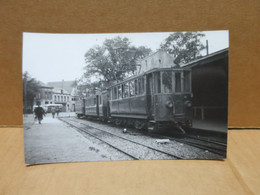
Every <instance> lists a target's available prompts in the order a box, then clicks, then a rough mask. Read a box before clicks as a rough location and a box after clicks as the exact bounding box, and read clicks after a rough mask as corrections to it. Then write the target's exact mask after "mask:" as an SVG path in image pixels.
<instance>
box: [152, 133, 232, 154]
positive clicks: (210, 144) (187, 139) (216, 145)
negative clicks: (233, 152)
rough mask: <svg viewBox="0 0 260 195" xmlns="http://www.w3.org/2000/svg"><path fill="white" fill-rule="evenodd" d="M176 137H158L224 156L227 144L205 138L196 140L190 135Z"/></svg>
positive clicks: (196, 138)
mask: <svg viewBox="0 0 260 195" xmlns="http://www.w3.org/2000/svg"><path fill="white" fill-rule="evenodd" d="M152 135H153V136H156V137H158V134H152ZM177 135H178V137H176V136H174V135H172V136H164V135H159V136H160V137H161V138H163V139H169V140H173V141H177V142H180V143H183V144H187V145H190V146H193V147H196V148H199V149H202V150H205V151H208V152H212V153H214V154H218V155H221V156H226V150H227V144H226V143H222V142H217V141H214V140H209V139H206V138H198V137H195V136H190V135H180V134H177Z"/></svg>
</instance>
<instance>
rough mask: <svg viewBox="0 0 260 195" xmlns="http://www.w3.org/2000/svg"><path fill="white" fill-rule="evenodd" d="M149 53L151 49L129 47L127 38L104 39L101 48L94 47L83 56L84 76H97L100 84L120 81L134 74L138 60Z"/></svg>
mask: <svg viewBox="0 0 260 195" xmlns="http://www.w3.org/2000/svg"><path fill="white" fill-rule="evenodd" d="M150 53H151V49H149V48H146V47H144V46H142V47H138V48H137V47H135V46H131V43H130V41H129V39H128V38H125V37H124V38H122V37H116V38H113V39H106V40H105V41H104V43H103V45H102V46H95V47H93V48H91V49H89V50H88V51H87V53H86V54H85V62H86V66H85V70H86V72H85V74H84V77H86V78H89V77H91V76H93V75H97V76H99V77H101V78H102V82H106V83H109V82H112V81H119V80H122V79H123V78H124V77H125V76H126V75H129V74H134V72H135V71H136V67H137V66H138V64H139V60H140V59H142V58H144V57H145V56H147V55H149V54H150Z"/></svg>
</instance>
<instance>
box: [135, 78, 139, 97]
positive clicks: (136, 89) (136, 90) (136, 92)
mask: <svg viewBox="0 0 260 195" xmlns="http://www.w3.org/2000/svg"><path fill="white" fill-rule="evenodd" d="M137 84H138V83H137V80H135V95H138V88H137Z"/></svg>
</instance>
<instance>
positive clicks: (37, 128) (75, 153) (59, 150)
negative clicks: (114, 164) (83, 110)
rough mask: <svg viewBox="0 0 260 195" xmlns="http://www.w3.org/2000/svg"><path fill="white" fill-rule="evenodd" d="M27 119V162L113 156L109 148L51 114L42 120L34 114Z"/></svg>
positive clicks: (25, 129)
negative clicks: (97, 143) (84, 135)
mask: <svg viewBox="0 0 260 195" xmlns="http://www.w3.org/2000/svg"><path fill="white" fill-rule="evenodd" d="M73 114H74V113H73ZM60 115H62V114H61V113H60ZM66 115H69V114H68V113H66ZM73 116H74V115H73ZM24 122H25V124H24V147H25V149H24V150H25V164H26V165H32V164H44V163H57V162H81V161H106V160H109V158H108V156H109V154H108V153H106V151H101V149H100V148H98V146H97V145H94V144H93V143H92V142H91V141H89V140H88V139H87V138H85V137H83V135H82V134H80V133H79V132H77V131H76V130H75V129H73V128H71V127H70V126H68V125H66V124H64V123H63V122H61V121H60V120H58V119H57V118H52V116H51V114H47V115H46V117H44V118H43V120H42V124H38V121H34V118H33V115H27V116H26V117H24Z"/></svg>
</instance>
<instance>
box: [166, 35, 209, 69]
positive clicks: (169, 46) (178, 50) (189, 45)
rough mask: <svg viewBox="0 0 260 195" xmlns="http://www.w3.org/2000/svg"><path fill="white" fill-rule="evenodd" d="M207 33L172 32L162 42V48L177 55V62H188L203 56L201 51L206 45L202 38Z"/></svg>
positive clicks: (174, 55)
mask: <svg viewBox="0 0 260 195" xmlns="http://www.w3.org/2000/svg"><path fill="white" fill-rule="evenodd" d="M204 36H205V35H204V34H203V33H200V32H176V33H173V34H171V35H170V36H169V37H168V38H166V39H165V41H164V42H163V43H162V44H161V48H162V49H165V50H166V51H168V53H169V54H172V55H173V57H175V61H174V62H175V63H176V64H179V63H180V62H183V63H187V62H190V61H192V60H194V59H197V58H199V57H201V54H200V52H201V51H202V50H204V49H205V48H206V47H205V46H204V45H203V43H201V41H200V38H201V37H204Z"/></svg>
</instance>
